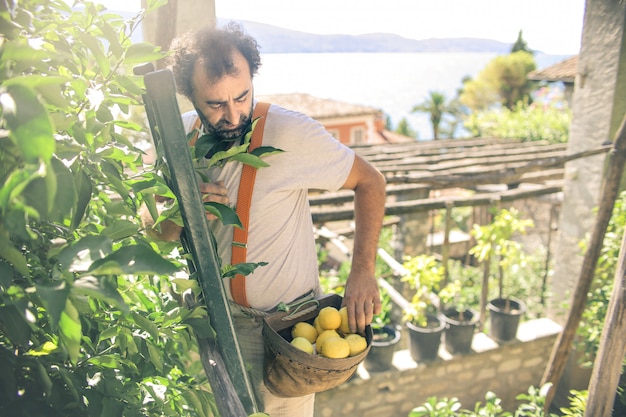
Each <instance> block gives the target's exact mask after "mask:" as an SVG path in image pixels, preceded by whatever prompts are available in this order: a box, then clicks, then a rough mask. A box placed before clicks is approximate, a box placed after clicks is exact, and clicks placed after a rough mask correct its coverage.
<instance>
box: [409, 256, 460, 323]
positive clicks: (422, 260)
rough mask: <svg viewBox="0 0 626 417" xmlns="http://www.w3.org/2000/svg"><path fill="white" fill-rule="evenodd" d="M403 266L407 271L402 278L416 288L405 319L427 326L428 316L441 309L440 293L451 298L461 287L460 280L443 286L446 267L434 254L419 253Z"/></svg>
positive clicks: (413, 288) (411, 287)
mask: <svg viewBox="0 0 626 417" xmlns="http://www.w3.org/2000/svg"><path fill="white" fill-rule="evenodd" d="M402 266H403V267H404V268H405V269H406V271H407V273H406V275H404V276H403V277H402V278H401V279H402V281H403V282H406V283H408V285H409V288H410V289H411V290H414V291H415V292H414V294H413V296H412V297H411V300H410V303H409V305H408V306H407V307H406V308H405V311H404V317H403V319H404V320H406V321H410V322H411V323H413V324H415V325H416V326H421V327H425V326H426V325H427V324H428V316H429V315H433V314H437V313H438V311H439V309H440V303H441V300H440V299H439V296H440V295H444V296H446V300H448V299H450V298H451V294H454V293H456V291H457V288H459V287H458V286H459V283H458V282H453V283H449V284H447V285H445V286H443V287H442V286H441V284H442V283H443V281H444V279H445V268H444V267H443V265H442V264H441V263H440V262H439V261H437V259H436V258H435V257H434V256H432V255H418V256H414V257H410V258H408V259H407V260H405V261H404V263H403V264H402Z"/></svg>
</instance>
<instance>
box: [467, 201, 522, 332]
mask: <svg viewBox="0 0 626 417" xmlns="http://www.w3.org/2000/svg"><path fill="white" fill-rule="evenodd" d="M528 227H534V223H533V221H532V220H530V219H520V217H519V212H518V211H517V210H516V209H515V208H511V209H510V210H507V209H501V210H500V211H499V212H498V213H497V214H496V216H495V217H494V218H493V221H492V222H491V223H490V224H487V225H484V226H479V225H476V224H475V225H474V226H473V229H472V232H471V233H472V236H473V237H474V239H475V240H476V244H475V245H474V246H473V247H472V248H471V249H470V254H472V255H474V256H475V257H476V259H477V260H478V261H479V262H481V263H483V265H484V266H485V270H484V274H485V276H484V281H483V285H485V288H486V287H487V285H488V277H489V275H490V274H489V271H490V267H491V265H492V264H494V265H495V266H497V277H498V297H497V298H494V299H491V300H490V301H489V303H488V304H487V309H488V310H489V323H490V329H489V333H490V335H491V337H492V338H493V339H494V340H496V341H497V342H508V341H510V340H512V339H514V338H515V337H516V335H517V328H518V326H519V321H520V317H521V316H522V314H524V312H525V311H526V304H525V303H524V302H523V301H522V300H520V299H518V298H515V297H512V296H508V297H505V296H504V295H503V294H504V276H505V274H506V273H513V271H514V270H515V269H516V268H519V267H520V265H523V264H524V258H525V255H524V252H523V251H522V247H521V244H520V243H519V242H517V241H515V240H513V236H514V235H515V234H516V233H525V232H526V229H527V228H528Z"/></svg>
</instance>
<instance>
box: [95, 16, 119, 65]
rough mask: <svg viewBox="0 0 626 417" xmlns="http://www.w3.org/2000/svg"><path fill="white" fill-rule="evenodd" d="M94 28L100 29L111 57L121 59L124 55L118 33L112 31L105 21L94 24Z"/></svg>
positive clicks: (114, 30)
mask: <svg viewBox="0 0 626 417" xmlns="http://www.w3.org/2000/svg"><path fill="white" fill-rule="evenodd" d="M96 26H98V28H100V30H101V31H102V35H104V38H105V39H106V40H107V42H108V44H109V51H111V53H112V54H113V56H115V57H116V58H121V57H122V54H123V53H124V48H122V45H121V44H120V40H119V33H118V31H117V30H116V29H114V28H113V27H112V26H111V25H110V24H109V22H107V21H106V20H101V21H98V22H96Z"/></svg>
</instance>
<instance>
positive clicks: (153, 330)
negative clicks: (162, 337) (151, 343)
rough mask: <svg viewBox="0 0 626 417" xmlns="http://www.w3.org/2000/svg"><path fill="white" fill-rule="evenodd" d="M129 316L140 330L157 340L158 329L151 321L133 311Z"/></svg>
mask: <svg viewBox="0 0 626 417" xmlns="http://www.w3.org/2000/svg"><path fill="white" fill-rule="evenodd" d="M131 316H132V318H133V320H134V321H135V324H136V325H137V326H139V328H140V329H141V330H143V331H145V332H147V333H148V334H149V335H150V337H152V338H153V339H155V340H156V339H158V338H159V329H158V327H157V326H156V324H154V322H153V321H151V320H150V319H148V318H146V317H144V316H142V315H141V314H139V313H136V312H134V311H133V312H132V313H131Z"/></svg>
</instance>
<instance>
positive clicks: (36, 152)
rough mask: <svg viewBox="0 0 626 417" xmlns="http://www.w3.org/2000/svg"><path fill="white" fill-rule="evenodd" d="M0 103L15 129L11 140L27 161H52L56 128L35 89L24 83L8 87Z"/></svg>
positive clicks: (11, 127)
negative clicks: (25, 85) (23, 84)
mask: <svg viewBox="0 0 626 417" xmlns="http://www.w3.org/2000/svg"><path fill="white" fill-rule="evenodd" d="M0 105H2V111H3V113H4V117H5V120H6V123H7V126H8V128H9V129H10V130H11V131H12V135H11V139H12V140H13V142H14V143H15V144H16V145H17V147H18V149H19V150H20V152H21V154H22V158H24V161H26V162H30V163H36V162H37V161H38V160H39V159H40V158H41V159H43V160H44V161H48V160H50V158H51V157H52V154H53V152H54V149H55V140H54V136H53V128H52V124H51V122H50V118H49V117H48V113H47V112H46V109H45V108H44V106H43V105H42V104H41V102H40V101H39V100H38V99H37V96H36V94H35V93H34V92H33V90H31V89H30V88H27V87H24V86H21V85H15V86H8V87H7V92H6V93H3V94H1V95H0Z"/></svg>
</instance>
